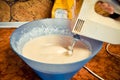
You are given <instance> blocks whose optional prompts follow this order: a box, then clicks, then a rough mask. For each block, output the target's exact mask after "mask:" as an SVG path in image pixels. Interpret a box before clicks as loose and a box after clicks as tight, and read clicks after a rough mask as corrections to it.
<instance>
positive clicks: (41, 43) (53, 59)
mask: <svg viewBox="0 0 120 80" xmlns="http://www.w3.org/2000/svg"><path fill="white" fill-rule="evenodd" d="M71 42H72V37H69V36H60V35H47V36H42V37H38V38H34V39H32V40H30V41H28V42H27V43H26V44H25V45H24V47H23V51H22V53H23V55H24V56H26V57H27V58H30V59H32V60H35V61H39V62H43V63H52V64H64V63H72V62H76V61H80V60H83V59H85V58H87V57H89V55H90V54H91V52H90V51H89V50H88V49H87V48H86V46H85V45H84V44H83V43H81V42H80V41H78V42H77V44H76V45H75V46H74V48H73V55H72V56H70V55H66V54H67V52H68V46H70V44H71Z"/></svg>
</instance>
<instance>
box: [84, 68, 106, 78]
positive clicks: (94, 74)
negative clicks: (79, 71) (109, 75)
mask: <svg viewBox="0 0 120 80" xmlns="http://www.w3.org/2000/svg"><path fill="white" fill-rule="evenodd" d="M83 68H84V69H86V70H87V71H88V72H90V73H91V74H92V75H93V76H95V77H97V78H98V79H99V80H104V79H103V78H102V77H100V76H99V75H97V74H96V73H94V72H93V71H92V70H90V69H89V68H88V67H86V66H84V67H83Z"/></svg>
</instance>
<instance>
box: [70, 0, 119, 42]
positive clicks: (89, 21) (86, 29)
mask: <svg viewBox="0 0 120 80" xmlns="http://www.w3.org/2000/svg"><path fill="white" fill-rule="evenodd" d="M97 1H98V0H91V1H90V2H88V0H83V4H82V7H81V10H80V13H79V15H78V17H77V20H75V22H74V23H73V25H72V26H74V27H73V30H72V32H73V33H75V34H79V35H83V36H86V37H89V38H93V39H96V40H100V41H103V42H108V43H111V44H120V37H119V36H120V21H116V20H113V19H111V18H108V17H103V16H101V15H99V14H97V13H96V12H95V10H94V7H95V4H96V2H97Z"/></svg>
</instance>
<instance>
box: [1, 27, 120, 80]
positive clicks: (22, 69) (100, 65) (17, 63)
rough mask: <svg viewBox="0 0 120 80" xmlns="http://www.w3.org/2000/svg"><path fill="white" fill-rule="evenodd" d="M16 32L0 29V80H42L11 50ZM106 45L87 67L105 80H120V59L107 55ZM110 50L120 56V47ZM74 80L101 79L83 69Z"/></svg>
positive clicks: (116, 46)
mask: <svg viewBox="0 0 120 80" xmlns="http://www.w3.org/2000/svg"><path fill="white" fill-rule="evenodd" d="M14 30H15V29H13V28H7V29H5V28H0V80H42V79H40V78H39V77H38V76H37V75H36V74H35V73H34V71H33V70H32V69H31V68H30V67H29V66H28V65H27V64H25V62H24V61H22V60H21V59H20V58H19V57H18V56H17V55H16V54H15V52H14V51H13V50H12V49H11V47H10V36H11V34H12V32H13V31H14ZM106 45H107V43H103V46H102V49H101V50H100V51H99V53H98V54H97V55H96V56H95V57H94V58H93V59H92V60H90V61H89V62H88V63H87V64H86V66H87V67H88V68H89V69H91V70H92V71H93V72H95V73H96V74H98V75H99V76H101V77H102V78H104V79H105V80H120V57H116V56H113V55H110V54H109V53H107V51H106V49H105V48H106ZM109 48H110V50H111V51H112V52H114V53H116V54H117V55H120V45H111V46H110V47H109ZM118 53H119V54H118ZM72 80H99V79H98V78H96V77H95V76H93V75H92V74H91V73H89V72H88V71H87V70H86V69H84V68H82V69H81V70H79V71H78V72H77V73H76V74H75V75H74V76H73V78H72Z"/></svg>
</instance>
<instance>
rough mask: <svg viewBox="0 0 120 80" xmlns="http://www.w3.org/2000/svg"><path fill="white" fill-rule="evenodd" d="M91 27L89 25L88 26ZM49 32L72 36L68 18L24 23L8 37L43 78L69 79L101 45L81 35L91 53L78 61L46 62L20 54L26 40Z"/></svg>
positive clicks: (20, 55) (18, 53) (46, 79)
mask: <svg viewBox="0 0 120 80" xmlns="http://www.w3.org/2000/svg"><path fill="white" fill-rule="evenodd" d="M90 27H91V26H90ZM49 34H59V35H67V36H73V34H72V33H71V30H70V20H67V19H42V20H37V21H32V22H29V23H26V24H24V25H22V26H20V27H19V28H17V29H16V30H15V31H14V32H13V34H12V35H11V38H10V44H11V47H12V49H13V50H14V51H15V52H16V54H17V55H18V56H19V57H20V58H21V59H23V60H24V61H25V62H26V63H27V64H28V65H29V66H30V67H31V68H32V69H33V70H34V71H35V72H36V73H37V74H38V75H39V76H40V77H41V78H42V79H43V80H70V79H71V78H72V77H73V75H74V74H75V73H77V71H79V70H80V69H81V68H82V67H83V66H84V65H85V64H86V63H87V62H88V61H89V60H90V59H92V58H93V57H94V56H95V55H96V54H97V53H98V51H99V50H100V49H101V47H102V42H100V41H97V40H93V39H90V38H87V37H83V36H81V39H80V40H81V41H82V42H83V43H85V44H86V45H87V46H88V47H89V48H90V49H91V51H92V54H91V55H90V56H89V57H88V58H86V59H84V60H82V61H78V62H74V63H66V64H47V63H41V62H37V61H34V60H32V59H28V58H26V57H25V56H24V55H22V48H23V46H24V44H25V43H26V42H28V41H29V40H30V39H32V38H35V37H40V36H44V35H49Z"/></svg>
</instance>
